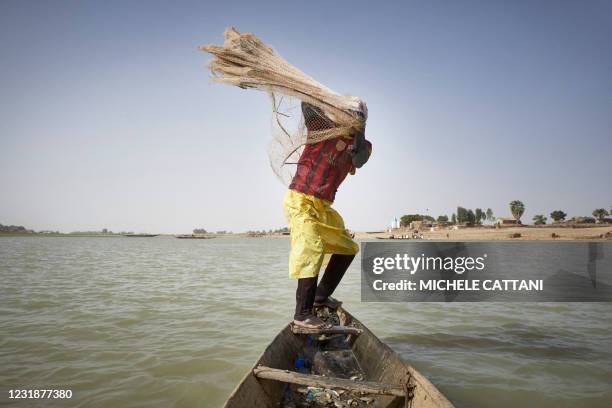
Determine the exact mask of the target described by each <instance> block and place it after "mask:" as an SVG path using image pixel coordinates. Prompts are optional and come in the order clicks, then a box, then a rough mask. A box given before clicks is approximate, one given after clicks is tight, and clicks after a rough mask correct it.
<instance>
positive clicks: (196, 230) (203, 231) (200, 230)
mask: <svg viewBox="0 0 612 408" xmlns="http://www.w3.org/2000/svg"><path fill="white" fill-rule="evenodd" d="M193 233H194V234H206V230H205V229H204V228H196V229H194V230H193Z"/></svg>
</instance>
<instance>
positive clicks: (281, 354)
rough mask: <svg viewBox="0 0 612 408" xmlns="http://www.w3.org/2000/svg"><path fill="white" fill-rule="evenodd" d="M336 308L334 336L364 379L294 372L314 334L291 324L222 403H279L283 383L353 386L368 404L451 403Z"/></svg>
mask: <svg viewBox="0 0 612 408" xmlns="http://www.w3.org/2000/svg"><path fill="white" fill-rule="evenodd" d="M336 313H337V316H338V318H339V321H340V324H341V325H342V326H343V327H341V328H338V327H337V328H335V331H332V332H334V333H341V334H335V335H334V336H340V337H342V336H345V337H344V339H343V341H345V344H347V345H348V348H350V351H352V354H353V355H354V356H355V358H356V360H357V363H358V365H359V366H360V369H361V370H362V373H363V377H364V378H363V381H355V380H351V379H346V378H336V377H331V376H322V375H313V374H304V373H299V372H296V371H295V365H294V364H295V361H296V359H298V358H299V355H301V353H303V350H304V349H305V347H307V343H309V342H310V343H312V341H311V340H312V338H311V339H309V336H307V335H300V334H295V333H294V332H293V331H292V328H293V326H292V325H291V324H289V325H287V326H286V327H285V328H284V329H283V330H282V331H281V332H280V333H279V334H278V335H277V336H276V338H275V339H274V340H273V341H272V343H270V344H269V345H268V347H267V348H266V350H265V351H264V353H263V354H262V355H261V357H260V358H259V360H258V361H257V363H256V364H255V366H254V367H253V369H252V370H250V371H249V372H248V373H247V374H246V376H245V377H244V378H243V379H242V381H241V382H240V384H238V386H237V387H236V389H235V390H234V391H233V392H232V394H231V395H230V397H229V399H228V400H227V402H226V403H225V407H226V408H239V407H240V408H242V407H257V408H259V407H266V408H268V407H270V408H272V407H274V408H278V407H282V406H283V399H284V398H286V393H287V387H288V385H287V384H299V385H302V386H311V387H320V388H323V389H334V390H347V391H349V392H357V393H359V394H360V395H367V396H368V398H367V400H368V401H369V402H368V405H367V406H368V407H385V408H391V407H411V408H452V407H453V405H452V404H451V403H450V402H449V401H448V399H446V397H445V396H444V395H443V394H442V393H441V392H440V391H438V389H437V388H436V387H435V386H434V385H433V384H432V383H431V382H430V381H429V380H427V378H425V377H424V376H423V375H421V374H420V373H419V372H418V371H417V370H416V369H414V368H413V367H411V366H410V365H409V364H407V363H406V362H404V361H402V359H401V357H400V356H399V355H398V354H397V353H396V352H394V351H393V350H391V349H390V348H389V346H387V345H386V344H384V343H383V342H381V341H380V340H379V339H378V338H377V337H376V336H375V335H374V334H373V333H372V332H371V331H370V330H369V329H368V328H367V327H365V326H364V325H363V324H362V323H361V322H360V321H359V320H357V319H356V318H355V317H353V316H352V315H351V314H350V313H348V312H347V311H346V310H344V309H342V308H340V309H338V310H337V312H336ZM341 392H342V391H341ZM315 406H317V405H315ZM329 406H332V407H333V406H334V404H333V403H330V405H329ZM336 406H347V407H348V406H350V405H336Z"/></svg>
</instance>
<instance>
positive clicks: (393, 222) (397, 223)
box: [391, 217, 400, 230]
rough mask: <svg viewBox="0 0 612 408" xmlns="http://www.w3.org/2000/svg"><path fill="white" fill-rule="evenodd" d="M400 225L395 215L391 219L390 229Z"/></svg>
mask: <svg viewBox="0 0 612 408" xmlns="http://www.w3.org/2000/svg"><path fill="white" fill-rule="evenodd" d="M399 227H400V220H399V218H397V217H393V218H392V219H391V230H394V229H398V228H399Z"/></svg>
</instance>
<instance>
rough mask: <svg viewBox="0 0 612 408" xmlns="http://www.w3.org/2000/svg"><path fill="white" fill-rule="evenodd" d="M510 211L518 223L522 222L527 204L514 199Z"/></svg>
mask: <svg viewBox="0 0 612 408" xmlns="http://www.w3.org/2000/svg"><path fill="white" fill-rule="evenodd" d="M510 212H511V213H512V216H513V217H514V219H515V220H516V222H517V223H519V224H520V222H521V217H522V216H523V214H524V213H525V204H523V202H522V201H519V200H514V201H511V202H510Z"/></svg>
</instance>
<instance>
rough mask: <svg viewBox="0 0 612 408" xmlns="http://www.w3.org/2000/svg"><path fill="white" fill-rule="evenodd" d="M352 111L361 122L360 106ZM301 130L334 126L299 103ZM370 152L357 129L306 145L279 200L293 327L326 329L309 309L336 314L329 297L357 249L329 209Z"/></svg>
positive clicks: (363, 110)
mask: <svg viewBox="0 0 612 408" xmlns="http://www.w3.org/2000/svg"><path fill="white" fill-rule="evenodd" d="M361 107H362V108H361V111H360V112H356V114H357V115H358V116H360V117H361V119H363V120H364V122H365V119H366V118H367V111H366V108H365V105H364V104H362V105H361ZM302 114H303V116H304V122H305V125H306V129H307V131H308V132H309V133H310V132H318V131H323V130H326V129H331V128H334V127H336V124H335V123H334V122H333V121H332V120H331V119H329V118H328V117H327V116H325V114H324V113H323V112H322V110H321V109H319V108H317V107H315V106H313V105H310V104H308V103H305V102H302ZM371 152H372V144H371V143H370V142H369V141H367V140H366V139H365V133H364V131H363V130H361V131H355V132H354V133H353V134H352V135H346V136H337V137H334V138H331V139H327V140H323V141H321V142H317V143H312V144H306V145H305V147H304V151H303V152H302V154H301V156H300V158H299V160H298V163H297V169H296V173H295V175H294V177H293V180H292V182H291V184H290V185H289V190H288V191H287V193H286V195H285V201H284V207H285V216H286V217H287V221H288V223H289V227H290V229H291V253H290V255H289V276H290V277H291V278H296V279H297V280H298V285H297V291H296V295H295V299H296V306H295V315H294V321H293V322H294V324H295V325H298V326H301V327H305V328H309V329H325V328H329V327H330V326H329V325H328V324H327V323H325V322H324V321H323V320H321V319H320V318H319V317H317V316H315V315H314V313H313V306H327V307H329V308H332V309H337V308H338V307H339V306H340V305H341V304H342V302H340V301H338V300H336V299H334V298H332V297H331V296H330V295H331V294H332V293H333V292H334V290H335V289H336V287H337V286H338V284H339V283H340V280H341V279H342V277H343V276H344V273H345V272H346V270H347V269H348V267H349V265H350V264H351V262H352V261H353V259H354V258H355V255H356V254H357V252H358V251H359V245H357V243H356V242H355V241H353V239H352V238H351V236H350V235H349V233H348V231H347V230H346V228H345V227H344V221H343V220H342V217H341V216H340V214H338V212H337V211H336V210H334V209H333V208H332V207H331V205H332V203H333V202H334V198H335V195H336V191H337V190H338V187H339V186H340V184H341V183H342V181H343V180H344V179H345V178H346V176H347V175H348V174H349V173H350V174H355V169H357V168H360V167H361V166H363V165H364V164H365V163H366V162H367V161H368V158H369V156H370V154H371ZM325 254H331V258H329V263H328V264H327V266H326V268H325V273H324V275H323V277H322V278H321V281H320V282H319V283H318V285H317V280H318V275H319V270H320V269H321V266H322V264H323V259H324V257H325Z"/></svg>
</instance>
